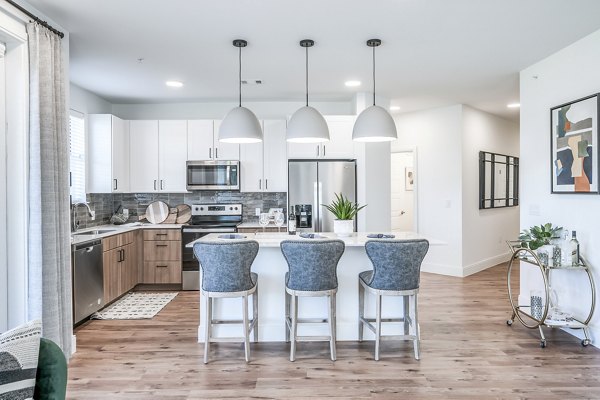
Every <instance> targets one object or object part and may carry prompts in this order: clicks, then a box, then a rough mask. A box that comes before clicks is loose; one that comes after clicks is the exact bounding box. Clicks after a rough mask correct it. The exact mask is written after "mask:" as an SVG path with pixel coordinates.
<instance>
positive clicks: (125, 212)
mask: <svg viewBox="0 0 600 400" xmlns="http://www.w3.org/2000/svg"><path fill="white" fill-rule="evenodd" d="M123 215H124V216H125V217H126V218H129V208H124V209H123Z"/></svg>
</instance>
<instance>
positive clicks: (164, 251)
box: [144, 240, 181, 261]
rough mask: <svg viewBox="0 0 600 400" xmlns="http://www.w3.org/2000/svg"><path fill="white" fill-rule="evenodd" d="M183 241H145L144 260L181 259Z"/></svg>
mask: <svg viewBox="0 0 600 400" xmlns="http://www.w3.org/2000/svg"><path fill="white" fill-rule="evenodd" d="M180 260H181V242H174V241H158V240H157V241H146V242H144V261H180Z"/></svg>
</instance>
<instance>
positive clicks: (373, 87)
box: [373, 46, 375, 105]
mask: <svg viewBox="0 0 600 400" xmlns="http://www.w3.org/2000/svg"><path fill="white" fill-rule="evenodd" d="M373 105H375V46H373Z"/></svg>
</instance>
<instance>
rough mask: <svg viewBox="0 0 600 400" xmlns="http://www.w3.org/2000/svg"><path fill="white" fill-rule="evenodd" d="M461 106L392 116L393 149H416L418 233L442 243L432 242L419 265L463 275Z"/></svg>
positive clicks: (432, 270)
mask: <svg viewBox="0 0 600 400" xmlns="http://www.w3.org/2000/svg"><path fill="white" fill-rule="evenodd" d="M461 111H462V106H460V105H454V106H450V107H442V108H435V109H431V110H426V111H420V112H415V113H408V114H402V115H400V116H397V117H396V118H395V122H396V127H397V128H398V140H396V141H394V142H392V145H391V151H398V150H402V149H405V148H412V147H415V148H416V149H417V163H416V169H415V191H416V192H417V193H416V197H417V199H418V200H417V201H418V209H417V213H418V224H419V226H418V231H419V233H421V234H423V235H425V236H427V237H430V238H432V239H436V240H439V241H442V242H444V244H443V245H439V246H431V247H430V249H429V254H428V255H427V257H426V258H425V260H424V262H423V266H422V269H423V271H427V272H437V273H442V274H447V275H454V276H462V240H461V230H462V217H461V214H462V206H461V204H462V190H461V185H462V176H461V175H462V171H461V156H460V155H461Z"/></svg>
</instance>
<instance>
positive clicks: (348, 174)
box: [318, 161, 356, 232]
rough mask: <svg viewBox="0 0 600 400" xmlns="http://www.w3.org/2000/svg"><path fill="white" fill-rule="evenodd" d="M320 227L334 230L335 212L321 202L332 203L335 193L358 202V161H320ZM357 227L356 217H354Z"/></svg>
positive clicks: (324, 229) (325, 229)
mask: <svg viewBox="0 0 600 400" xmlns="http://www.w3.org/2000/svg"><path fill="white" fill-rule="evenodd" d="M318 169H319V184H318V190H319V229H320V231H321V232H333V220H334V219H335V218H334V216H333V214H332V213H331V212H330V211H329V210H327V209H326V208H325V207H324V206H322V205H321V204H331V202H332V201H333V200H335V194H336V193H337V194H340V193H341V194H343V195H344V197H346V198H348V200H350V201H351V202H353V203H354V202H356V163H355V162H354V161H319V163H318ZM354 227H355V229H356V218H355V219H354Z"/></svg>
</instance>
